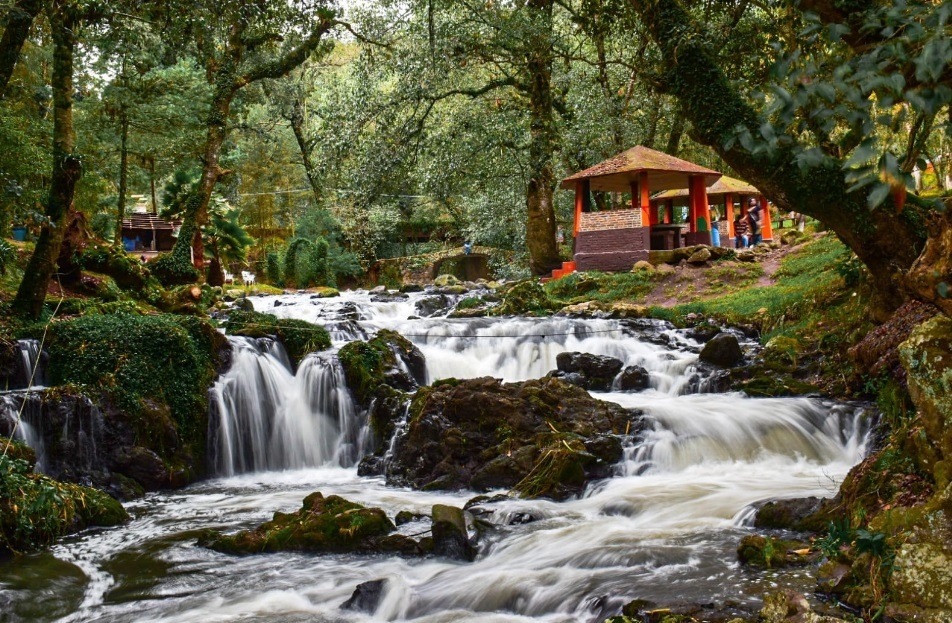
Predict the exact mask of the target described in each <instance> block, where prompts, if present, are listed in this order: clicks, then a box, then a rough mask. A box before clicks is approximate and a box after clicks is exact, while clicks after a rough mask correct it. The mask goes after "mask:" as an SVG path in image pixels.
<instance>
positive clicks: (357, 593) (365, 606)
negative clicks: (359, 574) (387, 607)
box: [340, 580, 387, 614]
mask: <svg viewBox="0 0 952 623" xmlns="http://www.w3.org/2000/svg"><path fill="white" fill-rule="evenodd" d="M386 586H387V581H386V580H371V581H369V582H362V583H360V584H358V585H357V588H355V589H354V593H353V594H352V595H351V596H350V599H348V600H347V601H345V602H344V603H342V604H341V606H340V607H341V609H342V610H355V611H357V612H366V613H368V614H373V613H374V612H376V610H377V606H379V605H380V598H381V597H382V596H383V591H384V589H385V588H386Z"/></svg>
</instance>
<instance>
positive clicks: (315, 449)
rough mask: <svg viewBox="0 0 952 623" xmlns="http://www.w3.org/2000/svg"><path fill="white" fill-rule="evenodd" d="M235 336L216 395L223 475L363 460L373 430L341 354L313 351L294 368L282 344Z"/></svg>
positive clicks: (214, 424)
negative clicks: (346, 378) (361, 413)
mask: <svg viewBox="0 0 952 623" xmlns="http://www.w3.org/2000/svg"><path fill="white" fill-rule="evenodd" d="M229 339H230V341H231V343H232V346H233V348H234V359H233V363H232V367H231V369H230V370H229V371H228V372H227V373H226V374H224V375H222V376H221V378H219V379H218V381H217V382H216V383H215V385H214V386H213V387H212V389H211V391H210V396H209V402H210V404H211V415H210V423H209V430H210V434H209V447H210V451H211V452H210V454H211V462H212V466H213V468H214V470H215V472H216V473H217V474H220V475H223V476H232V475H235V474H240V473H244V472H255V471H265V470H276V469H297V468H302V467H313V466H318V465H323V464H325V463H331V464H334V465H340V466H343V467H347V466H351V465H354V464H356V462H357V461H358V460H359V459H360V457H361V456H362V454H363V452H364V451H365V448H364V447H363V446H362V444H363V443H366V441H365V440H364V436H365V435H366V433H364V432H363V431H362V429H363V428H364V427H363V425H362V424H361V422H360V421H359V418H358V414H357V410H356V408H355V407H354V404H353V401H352V399H351V397H350V394H349V392H348V391H347V388H346V386H345V384H344V382H343V371H342V370H341V367H340V364H339V363H338V362H337V359H336V357H335V356H333V355H324V354H315V355H310V356H308V357H305V358H304V360H303V361H301V363H300V365H299V366H298V371H297V374H294V373H293V372H292V371H291V367H290V362H289V360H288V357H287V353H286V352H285V351H284V348H283V347H282V346H281V344H280V343H277V342H275V341H273V340H270V339H267V338H261V339H251V338H243V337H232V338H229Z"/></svg>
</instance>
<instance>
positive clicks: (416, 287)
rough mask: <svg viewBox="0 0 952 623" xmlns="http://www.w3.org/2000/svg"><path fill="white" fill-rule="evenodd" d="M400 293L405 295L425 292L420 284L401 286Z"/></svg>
mask: <svg viewBox="0 0 952 623" xmlns="http://www.w3.org/2000/svg"><path fill="white" fill-rule="evenodd" d="M400 291H401V292H405V293H411V292H423V286H422V285H420V284H419V283H405V284H403V285H402V286H400Z"/></svg>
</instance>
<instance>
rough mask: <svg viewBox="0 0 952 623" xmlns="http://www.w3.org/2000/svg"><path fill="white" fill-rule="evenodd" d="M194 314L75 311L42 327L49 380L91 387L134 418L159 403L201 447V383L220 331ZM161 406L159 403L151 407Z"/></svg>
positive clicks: (198, 451)
mask: <svg viewBox="0 0 952 623" xmlns="http://www.w3.org/2000/svg"><path fill="white" fill-rule="evenodd" d="M216 333H217V332H216V331H215V330H214V329H213V328H212V327H211V326H210V325H208V324H207V323H206V322H204V321H202V320H200V319H198V318H184V317H181V316H174V315H156V316H140V315H135V314H113V315H101V316H99V315H97V316H83V317H80V318H76V319H73V320H69V321H65V322H56V323H53V324H52V325H51V326H50V330H49V336H48V339H47V347H48V349H49V353H50V363H49V367H48V369H47V375H48V378H49V382H50V384H51V385H67V384H72V385H78V386H85V387H87V388H91V389H92V391H90V392H88V393H89V394H90V395H93V396H95V395H97V394H98V393H99V392H103V393H105V394H106V395H107V396H108V397H109V401H110V402H112V403H113V404H115V405H116V406H117V407H119V408H120V409H121V410H124V411H125V412H126V413H128V414H129V415H131V416H133V417H135V416H138V415H142V414H145V413H146V412H147V411H149V410H150V409H151V407H149V406H148V405H149V403H152V404H154V405H166V406H167V409H168V412H169V413H170V414H171V416H172V418H173V419H174V421H175V423H176V426H177V427H178V431H179V434H180V435H182V437H183V438H184V439H186V440H187V442H188V443H189V445H191V446H192V447H193V449H194V454H195V455H196V456H201V455H202V454H203V453H204V445H205V444H204V435H205V432H206V424H205V423H206V421H207V416H208V398H207V392H208V387H209V386H210V385H211V382H212V380H213V378H214V376H215V367H216V359H217V357H218V353H219V352H220V349H221V342H220V340H221V336H218V335H216ZM159 408H160V409H161V406H160V407H159Z"/></svg>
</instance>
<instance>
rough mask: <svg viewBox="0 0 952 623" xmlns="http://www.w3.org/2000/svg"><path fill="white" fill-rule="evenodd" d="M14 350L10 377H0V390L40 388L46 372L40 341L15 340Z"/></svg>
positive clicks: (43, 382)
mask: <svg viewBox="0 0 952 623" xmlns="http://www.w3.org/2000/svg"><path fill="white" fill-rule="evenodd" d="M15 348H16V355H15V357H14V360H13V369H12V373H11V374H10V376H0V390H15V389H27V388H29V387H42V386H43V385H44V384H45V382H46V375H45V372H46V370H45V366H44V353H43V351H42V350H40V341H39V340H34V339H24V340H17V341H16V347H15Z"/></svg>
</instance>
